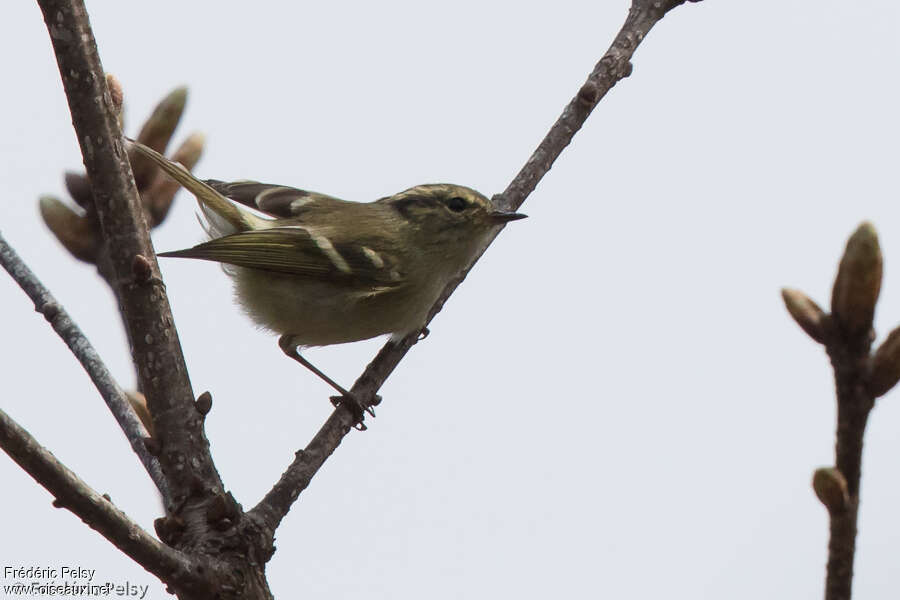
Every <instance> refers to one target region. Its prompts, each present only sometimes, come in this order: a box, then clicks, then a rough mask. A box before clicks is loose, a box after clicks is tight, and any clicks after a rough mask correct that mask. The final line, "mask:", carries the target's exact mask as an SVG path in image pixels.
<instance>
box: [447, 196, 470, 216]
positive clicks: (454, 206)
mask: <svg viewBox="0 0 900 600" xmlns="http://www.w3.org/2000/svg"><path fill="white" fill-rule="evenodd" d="M446 204H447V208H449V209H450V210H452V211H453V212H462V211H464V210H466V208H467V207H468V206H469V203H468V202H466V200H465V199H464V198H460V197H459V196H453V197H452V198H450V199H448V200H447V202H446Z"/></svg>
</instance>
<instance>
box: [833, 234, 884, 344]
mask: <svg viewBox="0 0 900 600" xmlns="http://www.w3.org/2000/svg"><path fill="white" fill-rule="evenodd" d="M881 268H882V259H881V248H880V247H879V245H878V234H877V233H876V231H875V227H873V226H872V224H871V223H869V222H865V223H863V224H862V225H860V226H859V227H858V228H857V229H856V231H854V232H853V235H851V236H850V239H849V240H847V249H846V250H844V256H843V258H841V265H840V267H838V274H837V278H836V279H835V281H834V289H833V291H832V293H831V313H832V315H833V316H834V320H835V322H836V323H837V325H838V326H839V327H840V329H841V331H843V332H844V334H846V335H849V336H865V335H868V333H869V331H870V330H871V329H872V319H873V317H874V316H875V303H876V302H877V301H878V293H879V291H880V290H881Z"/></svg>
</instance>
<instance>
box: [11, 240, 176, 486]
mask: <svg viewBox="0 0 900 600" xmlns="http://www.w3.org/2000/svg"><path fill="white" fill-rule="evenodd" d="M0 265H2V266H3V268H4V269H6V271H7V272H8V273H9V274H10V276H11V277H12V278H13V279H15V281H16V283H18V284H19V287H21V288H22V289H23V290H24V291H25V293H26V294H28V297H29V298H31V301H32V302H34V309H35V310H36V311H37V312H39V313H41V314H42V315H44V318H46V319H47V321H49V322H50V325H51V326H52V327H53V330H54V331H56V333H57V334H59V337H61V338H62V340H63V341H64V342H65V343H66V345H67V346H68V347H69V349H70V350H71V351H72V354H74V355H75V358H77V359H78V362H80V363H81V366H82V367H84V370H85V371H86V372H87V374H88V376H89V377H90V378H91V381H92V382H94V386H95V387H96V388H97V391H99V392H100V395H101V396H102V397H103V400H104V401H105V402H106V406H108V407H109V410H110V412H112V414H113V416H114V417H115V418H116V421H118V422H119V427H121V428H122V431H123V432H125V437H126V438H128V442H129V443H130V444H131V448H132V450H134V453H135V454H137V455H138V458H140V460H141V463H142V464H143V465H144V468H145V469H147V473H149V474H150V479H152V480H153V483H154V484H156V487H157V489H158V490H159V492H160V494H162V496H163V499H164V501H168V499H169V486H168V484H166V480H165V478H164V477H163V474H162V471H161V470H160V467H159V461H158V460H156V458H154V457H153V456H151V455H150V453H149V452H147V448H146V446H144V442H143V437H144V436H145V435H146V433H145V432H144V427H143V425H141V422H140V421H139V420H138V418H137V416H135V414H134V411H133V410H132V409H131V406H130V405H129V403H128V399H127V398H126V397H125V393H124V392H123V391H122V388H120V387H119V384H118V383H116V380H115V379H113V376H112V374H111V373H110V372H109V371H108V370H107V368H106V365H105V364H104V363H103V360H102V359H101V358H100V355H98V354H97V351H96V350H94V347H93V346H92V345H91V342H90V341H89V340H88V339H87V338H86V337H85V335H84V334H83V333H82V332H81V329H79V328H78V325H76V324H75V323H74V322H73V321H72V319H71V318H70V317H69V314H68V313H67V312H66V311H65V309H64V308H63V307H62V306H60V305H59V304H58V303H57V302H56V299H55V298H54V297H53V296H52V295H51V294H50V291H49V290H48V289H47V288H46V287H44V285H43V284H42V283H41V282H40V280H39V279H38V278H37V277H36V276H35V275H34V273H32V271H31V269H29V268H28V266H27V265H26V264H25V263H24V262H23V261H22V259H21V258H19V255H18V254H16V252H15V250H13V249H12V248H11V247H10V246H9V244H7V243H6V240H5V239H4V238H3V236H0Z"/></svg>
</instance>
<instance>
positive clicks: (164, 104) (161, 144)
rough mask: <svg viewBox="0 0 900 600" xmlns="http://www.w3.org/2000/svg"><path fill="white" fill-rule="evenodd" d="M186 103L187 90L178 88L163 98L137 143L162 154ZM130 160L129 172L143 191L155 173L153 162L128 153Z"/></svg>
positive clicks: (138, 137)
mask: <svg viewBox="0 0 900 600" xmlns="http://www.w3.org/2000/svg"><path fill="white" fill-rule="evenodd" d="M186 103H187V88H186V87H179V88H175V89H174V90H172V91H171V92H170V93H169V95H168V96H166V97H165V98H163V99H162V100H161V101H160V103H159V104H157V105H156V108H155V109H154V110H153V114H152V115H150V118H149V119H147V122H146V123H144V126H143V127H142V128H141V132H140V133H139V134H138V136H137V141H139V142H141V143H142V144H144V145H146V146H150V147H151V148H153V149H154V150H156V151H157V152H163V151H164V150H165V149H166V146H167V145H168V144H169V139H170V138H171V137H172V133H174V131H175V127H176V126H177V125H178V121H179V120H180V119H181V113H183V112H184V107H185V104H186ZM128 156H129V158H130V159H131V170H132V172H133V173H134V181H135V183H136V184H137V187H138V189H139V190H142V189H144V188H145V187H146V186H147V185H148V184H149V183H150V182H151V181H152V180H153V175H154V173H156V166H155V165H154V164H153V162H152V161H151V160H150V159H148V158H144V157H143V156H140V155H138V154H136V153H134V152H129V153H128Z"/></svg>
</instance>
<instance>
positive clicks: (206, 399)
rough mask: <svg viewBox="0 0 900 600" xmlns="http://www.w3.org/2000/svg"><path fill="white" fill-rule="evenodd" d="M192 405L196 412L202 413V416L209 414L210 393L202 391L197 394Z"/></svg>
mask: <svg viewBox="0 0 900 600" xmlns="http://www.w3.org/2000/svg"><path fill="white" fill-rule="evenodd" d="M194 407H195V408H196V409H197V412H198V413H200V414H201V415H203V416H204V417H205V416H206V415H208V414H209V411H210V410H212V394H210V393H209V392H203V393H202V394H200V395H199V396H197V401H196V402H194Z"/></svg>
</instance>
